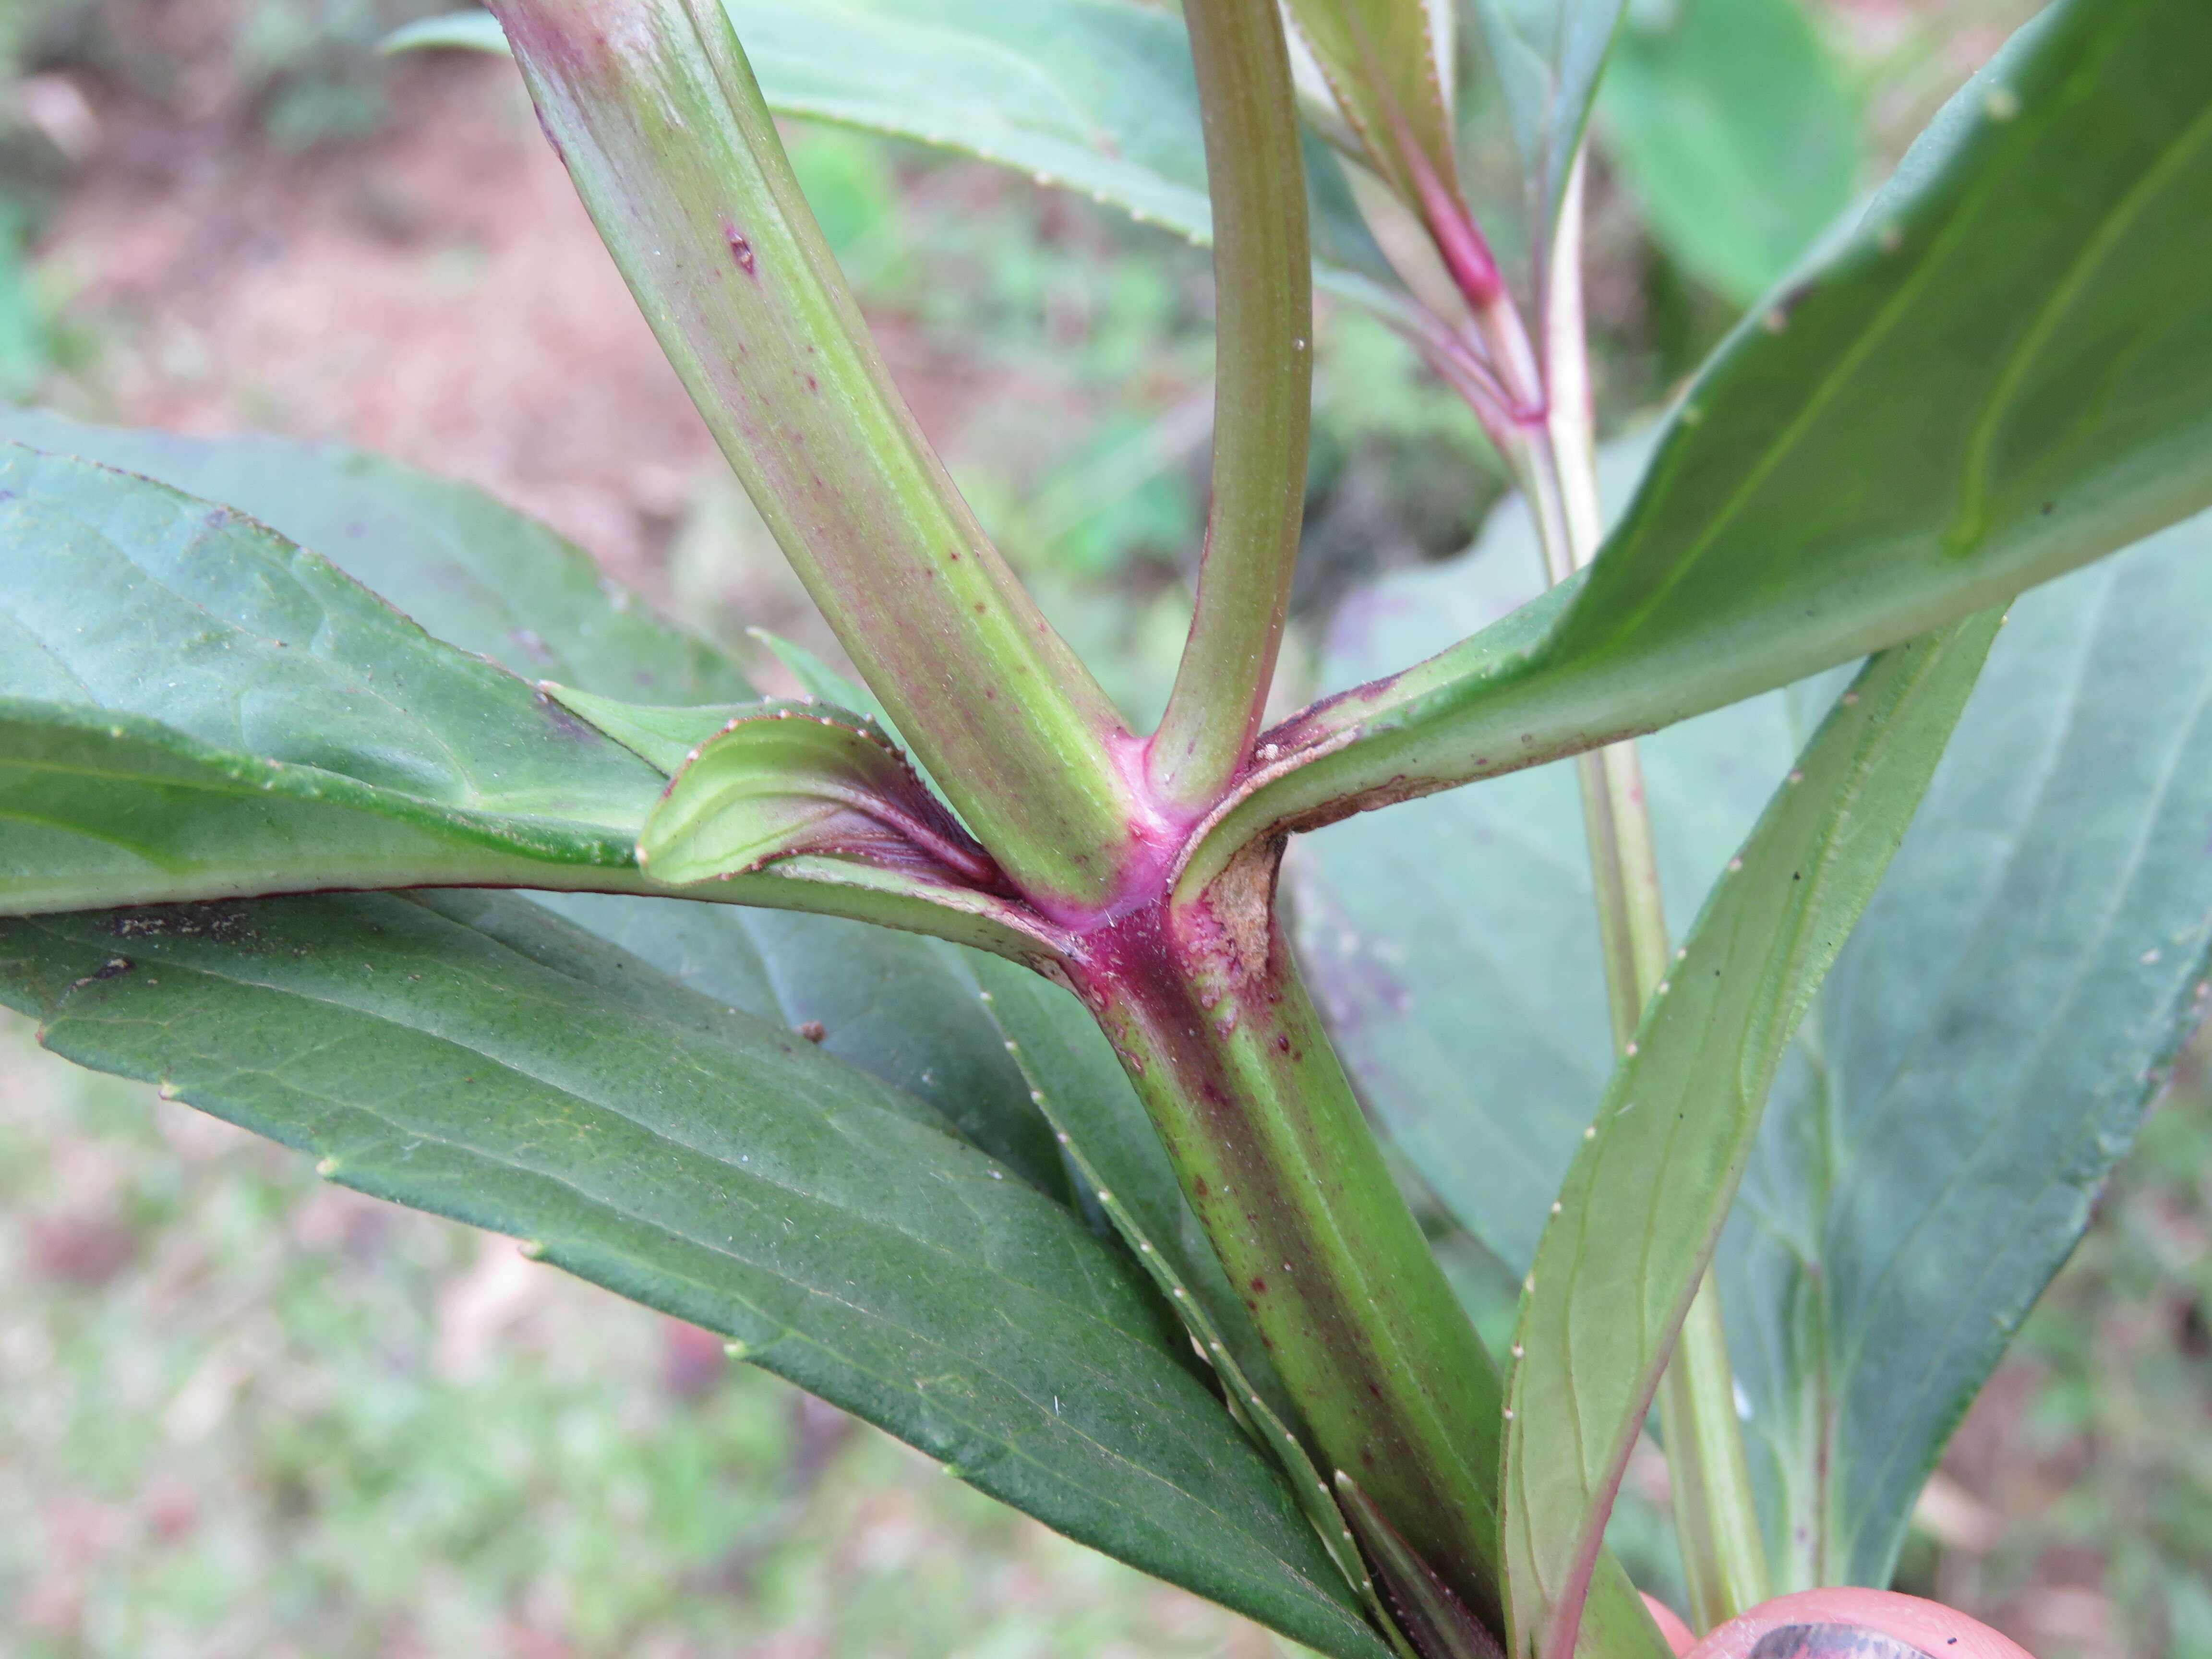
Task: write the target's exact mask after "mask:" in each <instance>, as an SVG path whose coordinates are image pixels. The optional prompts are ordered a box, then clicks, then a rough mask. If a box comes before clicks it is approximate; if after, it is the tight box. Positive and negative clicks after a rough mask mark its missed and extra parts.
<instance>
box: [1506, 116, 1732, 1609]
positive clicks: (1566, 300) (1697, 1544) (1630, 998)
mask: <svg viewBox="0 0 2212 1659" xmlns="http://www.w3.org/2000/svg"><path fill="white" fill-rule="evenodd" d="M1582 176H1583V167H1582V162H1581V161H1579V160H1577V162H1576V164H1575V168H1574V171H1573V173H1571V175H1570V178H1569V181H1568V185H1567V191H1566V196H1565V200H1564V202H1563V204H1562V210H1561V220H1560V228H1559V246H1558V247H1557V248H1556V250H1555V253H1554V258H1553V263H1552V264H1551V266H1550V268H1549V277H1550V291H1549V292H1548V293H1547V295H1546V300H1547V304H1546V317H1545V343H1546V367H1547V386H1549V388H1550V392H1551V397H1550V402H1549V417H1548V420H1547V432H1546V441H1544V443H1543V444H1542V445H1541V447H1538V446H1535V445H1532V446H1531V454H1530V457H1529V461H1528V469H1529V471H1531V472H1532V473H1534V475H1536V477H1537V478H1538V479H1539V481H1540V485H1541V488H1540V490H1539V492H1537V495H1536V508H1537V511H1536V520H1537V526H1538V529H1539V532H1540V533H1541V535H1542V537H1543V538H1544V543H1545V562H1546V565H1547V572H1548V574H1550V576H1551V579H1552V580H1553V581H1554V582H1558V581H1561V580H1565V578H1566V576H1567V575H1568V574H1571V572H1573V571H1575V570H1577V569H1580V568H1583V566H1585V565H1587V564H1588V563H1589V562H1590V561H1591V560H1592V559H1594V558H1595V557H1596V556H1597V550H1598V546H1599V544H1600V542H1601V540H1602V539H1603V530H1604V521H1603V518H1602V514H1601V509H1600V505H1599V501H1598V494H1597V469H1596V464H1595V455H1596V447H1595V442H1594V441H1593V438H1592V434H1591V429H1590V404H1589V358H1588V355H1587V348H1586V345H1585V343H1584V337H1583V319H1582V285H1581V275H1580V272H1581V257H1580V256H1581V246H1580V244H1581V218H1582V212H1581V209H1582ZM1575 767H1576V773H1577V777H1578V778H1579V779H1580V781H1581V784H1582V796H1583V825H1584V829H1585V830H1586V831H1587V833H1588V836H1589V854H1590V871H1591V874H1592V877H1593V878H1594V881H1595V887H1596V896H1597V911H1598V934H1599V939H1600V944H1601V951H1602V953H1603V957H1604V962H1605V980H1606V992H1607V1006H1609V1007H1610V1009H1611V1010H1612V1013H1613V1044H1614V1047H1615V1048H1619V1049H1623V1050H1625V1049H1626V1048H1628V1047H1629V1046H1630V1045H1631V1044H1632V1042H1634V1040H1635V1036H1636V1029H1637V1026H1638V1023H1639V1022H1640V1021H1641V1020H1642V1018H1643V1015H1644V1004H1645V1003H1646V1002H1647V1001H1648V1000H1650V996H1651V994H1652V991H1653V989H1654V988H1655V987H1656V986H1657V985H1658V984H1659V982H1660V981H1662V980H1663V979H1664V978H1666V976H1667V969H1668V959H1669V957H1670V955H1671V951H1670V947H1669V945H1668V935H1667V915H1666V906H1665V903H1664V901H1663V900H1662V896H1661V894H1660V890H1659V863H1658V854H1657V848H1656V846H1655V844H1654V842H1653V840H1652V835H1651V817H1650V812H1649V811H1647V810H1646V808H1645V805H1644V776H1643V769H1642V766H1641V764H1640V763H1639V762H1638V757H1637V750H1636V745H1635V744H1634V743H1632V742H1630V743H1620V744H1612V745H1610V746H1609V747H1607V748H1604V749H1600V750H1593V751H1591V752H1589V753H1587V754H1583V755H1579V756H1577V757H1576V762H1575ZM1659 1424H1660V1431H1661V1433H1662V1435H1663V1436H1664V1437H1665V1439H1666V1443H1667V1463H1668V1474H1669V1477H1670V1485H1671V1487H1672V1492H1673V1499H1674V1524H1675V1531H1676V1534H1677V1536H1678V1538H1679V1540H1680V1547H1681V1551H1682V1561H1683V1567H1684V1571H1685V1574H1686V1577H1687V1578H1688V1581H1689V1587H1690V1619H1691V1623H1692V1625H1693V1626H1695V1627H1696V1628H1697V1629H1699V1631H1705V1630H1710V1629H1711V1628H1712V1627H1713V1626H1715V1625H1717V1624H1720V1623H1722V1622H1723V1621H1725V1620H1729V1619H1730V1618H1733V1617H1734V1616H1735V1614H1737V1613H1741V1612H1743V1611H1744V1610H1745V1609H1746V1608H1747V1607H1753V1606H1756V1605H1757V1604H1758V1603H1759V1602H1760V1601H1764V1600H1765V1598H1766V1576H1767V1574H1766V1549H1765V1538H1764V1534H1762V1533H1761V1532H1760V1530H1759V1510H1758V1506H1757V1504H1756V1501H1755V1499H1754V1498H1753V1493H1752V1489H1751V1471H1750V1466H1749V1463H1748V1462H1747V1460H1746V1458H1745V1455H1744V1446H1743V1430H1742V1425H1741V1422H1740V1421H1739V1419H1738V1418H1737V1415H1736V1409H1735V1375H1734V1373H1733V1371H1732V1370H1730V1367H1729V1352H1728V1336H1727V1333H1726V1331H1725V1330H1724V1328H1723V1323H1722V1318H1721V1302H1720V1286H1719V1285H1718V1283H1717V1280H1716V1279H1714V1276H1713V1273H1712V1269H1711V1267H1707V1268H1706V1270H1705V1277H1704V1279H1702V1280H1701V1281H1700V1282H1699V1286H1698V1292H1697V1296H1696V1297H1695V1298H1694V1300H1693V1301H1692V1304H1691V1306H1690V1311H1689V1314H1688V1316H1687V1317H1686V1319H1685V1320H1684V1322H1683V1324H1682V1330H1681V1334H1680V1336H1679V1337H1678V1338H1677V1339H1676V1341H1675V1348H1674V1357H1673V1358H1672V1359H1671V1360H1670V1361H1669V1362H1668V1367H1667V1374H1666V1376H1665V1378H1664V1379H1663V1381H1662V1383H1661V1385H1660V1389H1659Z"/></svg>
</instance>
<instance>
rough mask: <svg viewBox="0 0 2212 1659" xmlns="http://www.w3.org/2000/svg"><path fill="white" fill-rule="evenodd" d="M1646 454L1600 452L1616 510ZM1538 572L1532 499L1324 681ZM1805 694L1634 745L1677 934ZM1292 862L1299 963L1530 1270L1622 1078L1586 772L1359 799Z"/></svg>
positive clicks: (1428, 634) (1347, 677) (1544, 771)
mask: <svg viewBox="0 0 2212 1659" xmlns="http://www.w3.org/2000/svg"><path fill="white" fill-rule="evenodd" d="M1648 454H1649V451H1648V449H1647V448H1646V447H1645V446H1644V445H1642V444H1635V443H1632V444H1628V445H1617V446H1614V447H1611V448H1609V449H1608V450H1607V451H1606V452H1605V453H1603V454H1602V455H1601V461H1600V471H1601V478H1602V482H1603V483H1604V485H1605V490H1604V494H1605V496H1606V499H1607V501H1608V502H1618V501H1620V500H1621V499H1622V498H1623V497H1625V496H1626V495H1628V494H1629V493H1631V492H1632V490H1633V489H1634V487H1635V483H1636V479H1637V477H1638V473H1639V472H1640V471H1641V470H1642V467H1643V465H1644V461H1645V459H1647V458H1648ZM1542 583H1543V573H1542V555H1541V551H1540V550H1539V549H1538V546H1537V540H1536V532H1535V527H1534V524H1533V523H1532V521H1531V520H1530V519H1529V516H1528V510H1527V508H1526V507H1525V506H1524V505H1523V504H1522V501H1521V499H1520V498H1519V497H1517V496H1516V497H1514V498H1512V499H1511V500H1510V501H1508V502H1507V503H1506V504H1505V505H1504V506H1502V507H1500V508H1499V509H1498V511H1497V513H1494V514H1493V515H1492V520H1491V521H1490V523H1489V524H1488V525H1487V526H1486V527H1485V529H1484V532H1483V535H1482V538H1481V539H1480V541H1479V542H1478V543H1477V544H1476V545H1475V547H1474V550H1472V551H1470V552H1469V553H1468V554H1466V555H1464V556H1462V557H1460V558H1457V559H1454V560H1450V561H1449V562H1443V563H1440V564H1435V565H1430V566H1425V567H1423V568H1418V569H1413V570H1408V571H1405V572H1401V573H1400V574H1395V575H1392V576H1390V577H1388V578H1386V579H1385V580H1383V581H1381V582H1378V583H1376V584H1375V585H1374V586H1371V587H1369V588H1367V589H1365V590H1364V591H1362V592H1358V593H1355V594H1354V595H1352V598H1351V599H1348V600H1347V601H1346V604H1345V605H1344V606H1343V607H1342V608H1341V609H1340V611H1338V613H1337V616H1336V617H1335V618H1334V622H1333V623H1332V625H1331V628H1330V630H1329V635H1328V646H1327V649H1326V650H1325V652H1324V653H1323V655H1322V688H1323V689H1324V690H1332V689H1334V688H1337V687H1340V686H1347V685H1354V684H1358V683H1359V682H1361V681H1363V680H1365V679H1369V678H1373V677H1374V676H1375V674H1376V672H1378V671H1380V670H1382V669H1383V668H1384V667H1385V666H1387V665H1389V664H1390V663H1392V662H1403V661H1406V660H1407V659H1408V658H1410V657H1417V656H1419V655H1421V654H1423V653H1425V652H1427V651H1429V650H1431V649H1433V648H1435V647H1436V646H1437V645H1439V644H1441V643H1443V642H1444V641H1449V640H1452V639H1455V638H1458V637H1460V636H1462V635H1466V634H1468V633H1470V632H1473V631H1474V630H1475V629H1479V628H1481V627H1483V626H1485V625H1486V624H1487V623H1491V622H1492V621H1495V620H1496V619H1497V618H1498V617H1501V616H1504V615H1505V614H1507V613H1509V612H1510V611H1512V610H1513V609H1514V608H1515V607H1516V605H1521V604H1522V603H1523V602H1525V601H1526V600H1527V599H1528V597H1529V596H1530V595H1531V594H1532V593H1534V592H1539V591H1540V590H1541V586H1542ZM1835 689H1838V688H1831V693H1830V695H1831V697H1832V694H1833V690H1835ZM1788 702H1789V699H1788V698H1787V697H1785V696H1784V695H1783V694H1776V695H1773V696H1766V697H1762V698H1759V699H1756V700H1754V701H1753V702H1746V703H1738V704H1735V705H1733V706H1731V707H1729V708H1723V709H1719V710H1717V711H1715V712H1714V713H1712V714H1706V715H1702V716H1700V717H1699V718H1698V719H1697V720H1686V721H1685V722H1683V723H1682V724H1681V725H1680V726H1669V727H1668V729H1667V730H1666V731H1664V732H1659V733H1657V734H1656V735H1655V736H1653V737H1651V738H1647V739H1645V740H1644V743H1643V744H1641V745H1640V748H1641V750H1642V757H1643V766H1644V793H1645V799H1646V804H1647V805H1648V806H1649V808H1650V812H1651V817H1652V821H1653V824H1654V826H1655V829H1656V840H1657V842H1658V848H1659V856H1660V878H1661V884H1662V888H1663V890H1664V892H1665V895H1666V898H1667V910H1668V915H1670V916H1672V917H1674V918H1675V920H1676V923H1677V927H1678V928H1679V927H1681V926H1684V925H1686V924H1687V922H1688V921H1690V919H1691V918H1692V917H1693V916H1695V915H1696V914H1697V912H1698V907H1699V903H1700V902H1702V901H1703V899H1704V897H1705V892H1706V890H1707V889H1708V888H1710V887H1711V885H1712V883H1713V879H1714V878H1715V877H1717V876H1718V875H1719V874H1720V872H1721V868H1722V866H1723V865H1724V864H1725V863H1726V862H1727V861H1728V859H1729V855H1730V854H1733V853H1734V852H1735V850H1736V848H1738V847H1739V846H1741V844H1742V842H1743V839H1744V837H1745V836H1747V835H1748V834H1750V832H1751V827H1752V825H1753V823H1756V822H1757V820H1758V817H1759V811H1760V810H1761V809H1762V808H1763V807H1764V806H1765V804H1766V799H1767V796H1768V795H1769V794H1770V793H1771V791H1772V790H1773V787H1774V786H1775V785H1776V784H1777V783H1778V782H1779V781H1781V779H1782V775H1783V774H1784V772H1785V771H1787V770H1788V769H1789V767H1790V762H1791V761H1792V760H1793V759H1794V758H1795V757H1796V752H1797V749H1798V747H1799V745H1800V742H1801V740H1802V736H1803V735H1804V734H1803V732H1801V731H1799V730H1798V729H1797V728H1796V722H1794V721H1793V720H1792V719H1791V718H1790V708H1789V707H1788V706H1787V705H1788ZM1815 717H1816V718H1817V715H1816V716H1815ZM1284 868H1285V877H1286V878H1287V879H1288V880H1289V881H1290V882H1291V886H1292V889H1293V890H1294V892H1295V894H1296V896H1297V903H1296V905H1295V907H1294V915H1295V916H1296V919H1297V930H1298V934H1297V937H1298V947H1299V954H1300V956H1301V957H1302V958H1303V960H1304V962H1305V963H1306V964H1307V966H1308V969H1310V973H1311V975H1312V979H1313V983H1314V987H1315V991H1316V995H1317V996H1318V997H1319V999H1320V1000H1321V1004H1322V1008H1323V1010H1324V1012H1326V1013H1327V1015H1328V1024H1329V1031H1330V1035H1331V1036H1332V1037H1333V1038H1334V1040H1335V1042H1336V1044H1337V1047H1338V1049H1339V1052H1340V1053H1341V1054H1343V1055H1344V1058H1345V1062H1346V1065H1347V1066H1349V1067H1350V1068H1351V1069H1352V1073H1353V1074H1354V1075H1355V1076H1356V1077H1357V1078H1358V1079H1359V1082H1360V1085H1361V1091H1362V1095H1363V1097H1364V1099H1365V1100H1366V1101H1367V1102H1368V1103H1369V1105H1370V1108H1371V1109H1372V1110H1373V1111H1374V1113H1375V1114H1376V1116H1377V1117H1378V1118H1379V1119H1380V1121H1381V1122H1382V1124H1383V1127H1384V1128H1385V1129H1386V1130H1387V1131H1388V1132H1389V1136H1390V1138H1391V1139H1392V1140H1393V1141H1394V1142H1395V1144H1396V1145H1397V1146H1398V1147H1399V1149H1400V1150H1401V1151H1402V1152H1404V1153H1406V1154H1407V1157H1408V1158H1410V1159H1411V1160H1412V1162H1413V1164H1414V1166H1415V1167H1416V1168H1418V1169H1419V1170H1420V1172H1421V1176H1422V1179H1423V1180H1424V1181H1425V1182H1426V1183H1427V1184H1428V1186H1429V1187H1430V1188H1431V1189H1432V1190H1433V1191H1434V1192H1435V1193H1436V1194H1437V1197H1438V1198H1440V1199H1441V1200H1443V1202H1444V1203H1445V1205H1446V1206H1448V1207H1449V1209H1450V1210H1451V1212H1452V1213H1453V1214H1454V1215H1455V1217H1456V1218H1458V1219H1459V1220H1460V1221H1461V1222H1462V1224H1463V1225H1466V1226H1467V1227H1468V1230H1469V1231H1472V1232H1473V1233H1474V1235H1475V1236H1476V1237H1478V1238H1480V1240H1481V1241H1482V1243H1484V1244H1485V1245H1486V1247H1487V1248H1488V1249H1490V1250H1491V1251H1492V1253H1493V1254H1495V1255H1498V1257H1499V1258H1500V1259H1501V1260H1502V1261H1504V1262H1505V1263H1506V1264H1507V1265H1508V1266H1509V1267H1511V1268H1512V1270H1513V1271H1514V1273H1516V1275H1517V1274H1519V1273H1525V1272H1526V1271H1527V1270H1528V1264H1529V1262H1530V1261H1532V1260H1533V1259H1534V1255H1535V1250H1536V1239H1537V1236H1538V1235H1539V1234H1540V1233H1541V1231H1542V1230H1543V1225H1544V1218H1545V1213H1546V1206H1547V1204H1548V1203H1549V1201H1550V1200H1551V1196H1552V1194H1553V1193H1554V1192H1555V1191H1557V1190H1558V1188H1559V1182H1560V1180H1561V1178H1562V1177H1563V1176H1565V1174H1566V1170H1567V1163H1568V1160H1569V1159H1570V1158H1571V1157H1572V1155H1573V1151H1574V1147H1575V1146H1576V1144H1577V1138H1578V1137H1579V1136H1580V1135H1581V1133H1582V1131H1583V1126H1584V1125H1585V1124H1587V1123H1588V1122H1589V1117H1590V1113H1591V1111H1592V1109H1594V1107H1595V1103H1596V1101H1597V1098H1598V1096H1599V1094H1600V1093H1601V1091H1603V1089H1604V1087H1605V1082H1606V1079H1607V1076H1608V1075H1609V1074H1610V1073H1611V1071H1612V1069H1613V1040H1612V1037H1611V1036H1610V1030H1609V1024H1608V1015H1607V1007H1606V991H1605V975H1604V965H1603V963H1602V962H1601V960H1600V957H1599V952H1598V933H1597V913H1596V902H1595V897H1594V896H1593V892H1592V889H1591V884H1590V873H1589V857H1588V854H1587V851H1586V845H1585V842H1584V837H1583V818H1582V805H1581V796H1580V792H1579V790H1578V788H1577V784H1576V781H1575V775H1574V769H1573V768H1572V767H1571V766H1567V765H1557V766H1543V767H1531V768H1529V769H1527V770H1525V771H1521V772H1516V773H1512V774H1510V775H1507V776H1504V777H1502V778H1492V779H1489V780H1486V781H1484V782H1482V783H1480V784H1478V785H1475V786H1474V787H1469V788H1465V789H1454V790H1449V791H1446V792H1445V793H1441V794H1437V795H1431V796H1429V797H1427V798H1425V799H1421V800H1416V801H1407V802H1406V803H1404V804H1402V805H1398V806H1394V807H1392V808H1390V809H1389V811H1381V812H1363V813H1361V814H1360V815H1359V816H1358V817H1352V818H1349V819H1346V821H1345V822H1344V823H1337V824H1332V825H1331V826H1329V827H1328V829H1322V830H1321V831H1319V832H1317V833H1316V834H1315V835H1312V836H1305V837H1301V838H1300V840H1299V841H1297V842H1296V843H1294V844H1293V847H1292V851H1291V858H1290V859H1289V860H1288V861H1287V862H1286V863H1285V866H1284Z"/></svg>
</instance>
